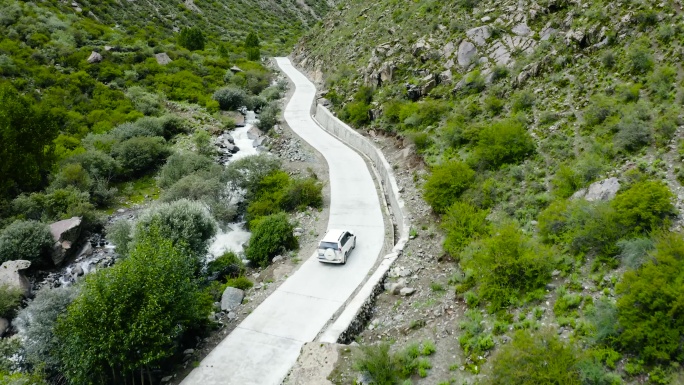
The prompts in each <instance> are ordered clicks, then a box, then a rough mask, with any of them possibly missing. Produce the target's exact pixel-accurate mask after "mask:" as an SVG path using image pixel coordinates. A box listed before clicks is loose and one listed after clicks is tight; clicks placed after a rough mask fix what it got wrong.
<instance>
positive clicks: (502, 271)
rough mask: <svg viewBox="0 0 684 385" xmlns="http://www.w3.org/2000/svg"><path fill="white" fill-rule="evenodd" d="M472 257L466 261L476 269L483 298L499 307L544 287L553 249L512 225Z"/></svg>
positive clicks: (488, 239)
mask: <svg viewBox="0 0 684 385" xmlns="http://www.w3.org/2000/svg"><path fill="white" fill-rule="evenodd" d="M493 234H494V235H492V236H491V237H489V238H485V239H483V240H482V244H481V246H480V247H479V248H478V249H477V250H475V251H474V253H473V255H472V256H469V258H467V259H465V258H464V260H463V262H462V264H463V266H464V268H465V269H470V270H472V271H473V272H474V275H475V279H476V281H477V282H479V284H480V287H479V289H478V291H479V293H480V295H481V296H482V298H484V299H487V300H489V301H490V304H491V306H490V308H491V309H492V310H498V309H501V308H504V307H506V306H508V305H509V304H511V303H516V302H517V301H518V300H519V299H520V298H521V297H522V296H523V295H524V294H526V293H529V292H531V291H533V290H536V289H539V288H542V287H544V285H545V284H546V283H547V282H548V280H549V279H550V278H551V271H552V270H553V266H554V261H553V255H552V254H551V251H550V250H548V249H547V248H545V247H544V246H541V245H539V244H537V243H536V242H535V241H534V240H533V239H532V238H531V237H529V236H528V235H525V234H523V233H522V232H521V231H520V229H518V228H517V227H516V226H515V225H513V224H507V225H504V226H503V227H501V228H499V229H496V231H493Z"/></svg>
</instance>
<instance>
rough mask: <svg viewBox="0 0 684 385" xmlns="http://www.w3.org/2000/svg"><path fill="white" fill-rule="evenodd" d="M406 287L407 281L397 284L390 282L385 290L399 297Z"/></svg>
mask: <svg viewBox="0 0 684 385" xmlns="http://www.w3.org/2000/svg"><path fill="white" fill-rule="evenodd" d="M405 287H406V280H405V279H403V278H402V279H400V280H398V281H397V282H389V283H387V284H385V290H387V291H388V292H390V293H391V294H394V295H399V293H400V292H401V291H402V290H403V289H404V288H405Z"/></svg>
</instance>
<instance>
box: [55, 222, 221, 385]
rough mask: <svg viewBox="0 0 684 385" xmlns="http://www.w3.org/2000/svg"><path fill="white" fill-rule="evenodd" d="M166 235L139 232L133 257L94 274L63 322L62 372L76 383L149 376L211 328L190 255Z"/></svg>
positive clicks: (58, 329)
mask: <svg viewBox="0 0 684 385" xmlns="http://www.w3.org/2000/svg"><path fill="white" fill-rule="evenodd" d="M165 233H166V232H165V231H164V230H162V229H160V228H159V227H157V226H153V227H151V228H149V229H148V231H146V232H145V233H143V234H139V235H137V236H138V237H139V238H138V240H137V242H136V245H135V247H134V248H133V250H132V251H131V253H130V256H129V257H128V258H127V259H125V260H123V261H122V262H120V263H117V264H116V265H114V266H113V267H111V268H109V269H106V270H102V271H100V272H98V273H97V274H93V275H89V276H88V277H87V278H86V280H85V283H84V284H83V287H82V291H81V294H80V295H79V296H78V297H77V298H76V300H75V301H74V302H73V303H72V304H71V305H69V307H68V308H67V314H66V315H65V316H64V317H60V319H59V320H58V322H57V326H56V329H55V333H56V335H57V337H58V338H59V339H60V342H61V343H60V346H59V357H60V359H61V361H62V373H63V374H64V375H65V376H66V378H67V379H68V380H69V381H70V382H71V383H79V384H103V383H122V382H124V379H128V378H131V377H133V376H142V374H143V373H144V372H147V373H148V374H149V373H150V367H151V366H154V365H158V364H160V363H161V362H163V361H164V360H165V359H167V358H168V357H170V356H172V355H174V354H175V353H176V352H177V351H178V349H179V347H180V342H181V340H182V338H183V337H184V336H185V335H186V334H187V333H188V332H189V331H191V330H193V329H197V328H198V327H201V326H202V325H205V324H206V322H207V314H208V313H209V309H210V307H211V303H210V299H209V298H208V297H206V296H205V295H203V294H202V292H201V291H200V290H199V289H198V285H197V282H196V281H195V279H194V278H193V273H194V264H193V263H192V261H191V260H189V259H188V258H187V257H186V256H185V255H184V254H185V253H186V252H187V251H188V250H187V249H185V247H184V246H185V245H184V244H183V243H178V242H174V241H172V240H170V239H168V238H165V237H164V236H162V234H165ZM104 315H106V316H104ZM126 381H127V380H126Z"/></svg>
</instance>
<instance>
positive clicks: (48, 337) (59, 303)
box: [13, 286, 79, 374]
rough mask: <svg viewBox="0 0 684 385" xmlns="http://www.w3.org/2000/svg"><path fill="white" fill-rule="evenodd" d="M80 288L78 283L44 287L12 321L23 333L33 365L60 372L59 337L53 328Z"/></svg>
mask: <svg viewBox="0 0 684 385" xmlns="http://www.w3.org/2000/svg"><path fill="white" fill-rule="evenodd" d="M78 292H79V288H78V287H77V286H68V287H60V288H55V289H51V288H43V289H41V290H39V291H38V292H37V293H36V297H35V298H34V299H33V300H32V301H31V302H29V303H28V305H27V306H26V307H25V308H24V309H22V310H21V311H19V314H18V315H17V318H16V320H15V321H13V322H14V324H15V326H16V327H17V329H18V330H19V335H20V336H21V337H22V340H23V347H24V350H25V352H26V360H27V361H28V363H30V364H31V365H33V367H34V368H40V367H42V368H43V369H44V370H45V371H46V372H47V373H48V374H56V373H57V372H58V370H59V368H60V366H61V360H60V359H59V356H58V354H57V352H58V350H59V346H60V341H59V339H58V338H57V336H56V335H55V333H54V328H55V325H56V324H57V319H58V318H59V317H60V316H62V315H64V314H65V313H66V309H67V306H69V304H70V303H71V302H73V300H74V299H75V298H76V296H77V295H78Z"/></svg>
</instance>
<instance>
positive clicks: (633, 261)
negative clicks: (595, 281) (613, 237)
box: [617, 238, 655, 269]
mask: <svg viewBox="0 0 684 385" xmlns="http://www.w3.org/2000/svg"><path fill="white" fill-rule="evenodd" d="M617 246H618V247H619V248H620V255H619V257H620V259H621V260H622V264H623V265H625V266H627V267H628V268H630V269H638V268H639V267H641V265H643V264H644V262H646V259H647V257H648V253H649V252H650V251H651V250H653V248H654V247H655V243H654V242H653V240H652V239H650V238H634V239H623V240H621V241H618V243H617Z"/></svg>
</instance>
